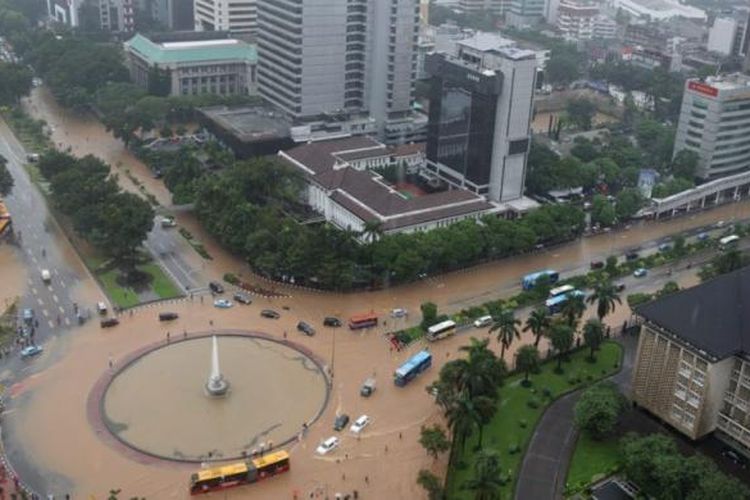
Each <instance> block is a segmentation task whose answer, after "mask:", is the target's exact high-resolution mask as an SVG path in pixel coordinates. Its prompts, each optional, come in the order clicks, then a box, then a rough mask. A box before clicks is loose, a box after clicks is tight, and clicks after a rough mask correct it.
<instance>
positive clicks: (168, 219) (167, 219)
mask: <svg viewBox="0 0 750 500" xmlns="http://www.w3.org/2000/svg"><path fill="white" fill-rule="evenodd" d="M176 225H177V223H176V222H175V220H174V217H172V216H171V215H166V216H164V217H162V218H161V227H175V226H176Z"/></svg>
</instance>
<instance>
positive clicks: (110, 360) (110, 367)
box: [109, 356, 114, 370]
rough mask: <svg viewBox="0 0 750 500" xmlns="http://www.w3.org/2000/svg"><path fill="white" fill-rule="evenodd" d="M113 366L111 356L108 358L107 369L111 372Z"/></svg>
mask: <svg viewBox="0 0 750 500" xmlns="http://www.w3.org/2000/svg"><path fill="white" fill-rule="evenodd" d="M113 366H114V362H113V361H112V356H110V357H109V369H110V370H111V369H112V367H113Z"/></svg>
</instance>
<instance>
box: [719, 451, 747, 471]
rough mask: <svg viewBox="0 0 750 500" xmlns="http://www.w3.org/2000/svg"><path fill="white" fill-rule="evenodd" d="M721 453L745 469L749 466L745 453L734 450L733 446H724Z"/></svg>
mask: <svg viewBox="0 0 750 500" xmlns="http://www.w3.org/2000/svg"><path fill="white" fill-rule="evenodd" d="M721 454H722V455H723V456H725V457H726V458H728V459H729V460H731V461H732V462H734V464H735V465H738V466H740V467H742V468H743V469H744V468H746V467H747V458H745V457H744V456H743V455H741V454H740V453H739V452H737V451H735V450H733V449H732V448H724V450H723V451H722V452H721Z"/></svg>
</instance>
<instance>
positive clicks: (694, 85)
mask: <svg viewBox="0 0 750 500" xmlns="http://www.w3.org/2000/svg"><path fill="white" fill-rule="evenodd" d="M688 89H689V90H692V91H694V92H698V93H700V94H704V95H708V96H711V97H716V96H717V95H719V89H717V88H716V87H712V86H710V85H706V84H705V83H701V82H696V81H690V82H688Z"/></svg>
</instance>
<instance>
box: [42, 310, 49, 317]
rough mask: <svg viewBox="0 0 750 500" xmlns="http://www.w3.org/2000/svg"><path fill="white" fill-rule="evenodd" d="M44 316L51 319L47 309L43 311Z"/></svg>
mask: <svg viewBox="0 0 750 500" xmlns="http://www.w3.org/2000/svg"><path fill="white" fill-rule="evenodd" d="M42 314H44V315H45V316H46V317H47V318H49V312H48V311H47V310H46V309H42Z"/></svg>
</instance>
